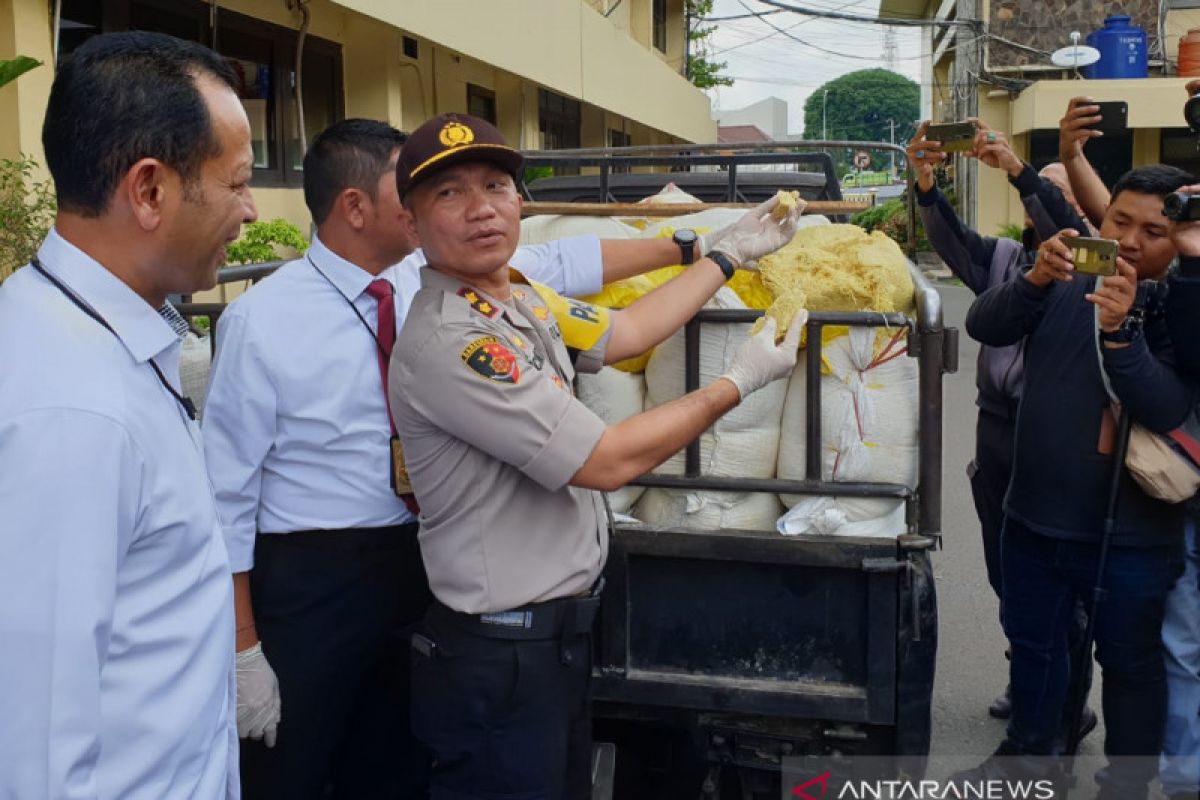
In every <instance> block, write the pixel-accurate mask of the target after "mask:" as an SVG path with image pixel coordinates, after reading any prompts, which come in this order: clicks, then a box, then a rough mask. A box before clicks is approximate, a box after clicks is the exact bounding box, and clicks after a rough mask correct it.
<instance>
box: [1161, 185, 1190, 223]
mask: <svg viewBox="0 0 1200 800" xmlns="http://www.w3.org/2000/svg"><path fill="white" fill-rule="evenodd" d="M1185 202H1186V197H1185V196H1184V194H1183V193H1182V192H1171V193H1170V194H1169V195H1167V196H1166V197H1164V198H1163V216H1164V217H1166V218H1167V219H1174V220H1177V219H1180V218H1181V216H1182V214H1183V204H1184V203H1185Z"/></svg>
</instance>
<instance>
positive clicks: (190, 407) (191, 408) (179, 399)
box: [29, 256, 196, 422]
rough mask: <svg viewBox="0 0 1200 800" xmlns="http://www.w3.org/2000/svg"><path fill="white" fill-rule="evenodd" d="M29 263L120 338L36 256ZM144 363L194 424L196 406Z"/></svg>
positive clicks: (153, 364)
mask: <svg viewBox="0 0 1200 800" xmlns="http://www.w3.org/2000/svg"><path fill="white" fill-rule="evenodd" d="M29 263H30V265H31V266H32V267H33V268H34V269H36V270H37V271H38V272H40V273H41V274H42V277H44V278H45V279H46V280H48V281H50V283H52V284H54V286H55V288H57V289H58V290H59V291H60V292H62V293H63V295H64V296H65V297H66V298H67V299H68V300H70V301H71V302H72V303H73V304H75V305H76V306H77V307H78V308H79V310H80V311H82V312H83V313H84V314H87V315H88V316H89V317H91V318H92V319H94V320H96V322H98V323H100V325H101V326H102V327H103V328H104V329H105V330H107V331H108V332H109V333H111V334H112V335H113V336H116V337H117V338H118V339H120V338H121V337H120V335H118V334H117V332H116V331H115V330H113V326H112V325H109V324H108V320H106V319H105V318H104V317H102V316H100V312H99V311H97V310H96V309H94V308H92V307H91V306H90V305H88V304H87V302H86V301H85V300H84V299H83V298H82V297H80V296H79V295H77V294H75V292H73V291H71V289H69V288H68V287H67V285H66V284H64V283H63V282H62V281H60V280H59V279H58V278H56V277H54V276H53V275H52V274H50V272H49V271H48V270H47V269H46V268H45V267H43V266H42V262H41V261H39V260H38V259H37V257H36V256H34V258H33V260H32V261H30V262H29ZM146 363H148V364H149V365H150V369H152V370H154V374H155V375H156V376H158V381H159V383H161V384H162V385H163V388H164V389H166V390H167V391H168V392H170V393H171V397H174V398H175V402H176V403H179V406H180V408H182V409H183V413H185V414H187V416H188V419H190V420H191V421H192V422H195V421H196V406H195V405H194V404H193V403H192V401H191V399H190V398H188V397H184V396H183V395H182V394H180V393H179V392H177V391H175V387H174V386H172V385H171V382H170V381H168V380H167V376H166V375H163V372H162V370H161V369H159V367H158V364H157V363H156V362H155V361H154V359H153V358H149V359H146Z"/></svg>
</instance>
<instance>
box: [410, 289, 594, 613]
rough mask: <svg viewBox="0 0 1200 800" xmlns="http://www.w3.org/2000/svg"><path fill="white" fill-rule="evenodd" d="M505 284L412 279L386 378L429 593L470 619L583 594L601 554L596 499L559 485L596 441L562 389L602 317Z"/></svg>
mask: <svg viewBox="0 0 1200 800" xmlns="http://www.w3.org/2000/svg"><path fill="white" fill-rule="evenodd" d="M513 275H514V280H513V297H512V300H511V301H510V302H508V303H501V302H498V301H497V300H495V299H494V298H491V297H488V296H487V295H485V294H483V293H482V292H480V291H479V290H477V289H474V288H472V287H470V286H466V285H464V284H462V283H460V282H459V281H457V280H454V279H453V278H450V277H448V276H446V275H444V274H442V273H440V272H436V271H434V270H432V269H429V268H425V269H422V270H421V287H422V288H421V291H420V292H419V293H418V294H417V296H416V298H415V299H414V300H413V304H412V307H411V309H410V310H409V312H408V319H407V320H406V321H405V324H404V329H403V330H402V331H401V333H400V336H399V338H398V339H397V341H396V347H395V349H394V350H393V355H392V362H391V367H390V371H389V386H388V393H389V397H390V400H391V409H392V414H393V416H394V418H395V420H396V429H397V431H398V432H399V434H400V438H401V441H402V442H403V445H404V460H405V462H406V463H407V466H408V471H409V476H410V478H411V481H412V485H413V489H414V490H415V493H416V496H417V499H418V501H419V502H420V504H421V517H420V523H421V529H420V540H421V553H422V556H423V558H424V560H425V568H426V570H427V572H428V573H429V583H430V586H431V588H432V589H433V593H434V595H435V596H436V597H437V598H438V600H440V601H441V602H442V603H444V604H446V605H447V606H449V607H450V608H453V609H455V610H456V611H462V612H466V613H472V614H478V613H489V612H497V611H507V610H510V609H513V608H517V607H519V606H522V605H526V604H528V603H534V602H540V601H544V600H553V599H555V598H560V597H566V596H569V595H572V594H577V593H579V592H583V591H586V590H587V589H588V588H590V587H591V586H592V584H593V583H594V582H595V581H596V579H597V578H598V577H599V575H600V570H601V568H602V567H603V566H604V560H605V558H606V556H607V553H608V526H607V518H606V515H605V511H604V506H603V499H602V496H601V495H600V493H599V492H594V491H590V490H587V489H578V488H575V487H571V486H568V485H567V481H568V480H570V478H571V476H572V475H574V474H575V473H576V472H577V471H578V470H579V468H580V467H581V466H583V463H584V462H585V461H586V460H587V458H588V456H589V455H590V454H591V452H592V449H593V448H594V447H595V446H596V443H597V442H598V441H599V440H600V437H601V435H603V433H604V428H605V424H604V422H603V421H602V420H601V419H600V418H599V417H597V416H596V415H595V414H593V413H592V412H591V411H590V410H589V409H588V408H587V407H586V406H584V405H583V404H582V403H580V402H579V401H578V400H576V399H575V397H574V393H573V391H572V381H573V379H574V377H575V370H579V371H582V372H596V371H598V370H599V369H600V367H601V366H603V364H604V352H605V349H606V348H607V346H608V340H609V336H610V334H611V331H610V318H609V316H608V311H607V309H600V308H596V307H594V306H590V305H588V304H586V303H580V302H579V301H576V300H568V299H565V298H562V297H559V296H558V295H556V294H554V292H553V291H552V290H550V289H548V288H546V287H542V286H537V285H530V284H528V283H525V282H524V280H525V279H524V278H523V277H521V276H520V274H519V273H516V272H514V273H513ZM517 281H521V283H518V282H517Z"/></svg>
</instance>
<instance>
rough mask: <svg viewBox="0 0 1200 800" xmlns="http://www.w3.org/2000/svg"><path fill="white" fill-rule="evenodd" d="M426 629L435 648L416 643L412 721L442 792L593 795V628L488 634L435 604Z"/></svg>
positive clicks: (469, 796)
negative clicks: (527, 637)
mask: <svg viewBox="0 0 1200 800" xmlns="http://www.w3.org/2000/svg"><path fill="white" fill-rule="evenodd" d="M451 613H452V612H451ZM421 635H422V636H423V637H425V640H426V642H429V643H432V644H433V645H434V646H435V649H434V650H433V651H432V652H429V651H428V649H426V652H421V651H420V650H418V649H417V648H415V647H414V649H413V673H412V676H413V729H414V731H415V732H416V735H417V737H418V738H420V739H421V741H422V742H424V743H425V744H426V745H427V746H428V747H429V749H430V750H431V751H432V752H433V775H432V779H431V792H430V794H431V797H432V798H433V800H491V799H492V798H494V799H495V800H500V798H504V800H568V799H569V800H586V798H590V797H591V755H592V730H591V727H592V725H591V708H590V705H589V704H590V697H589V691H588V690H589V683H590V677H591V661H592V659H591V637H590V636H589V635H587V634H582V635H576V636H573V637H571V638H569V639H566V640H560V639H544V640H533V641H511V640H504V639H494V638H487V637H484V636H480V635H479V634H477V633H474V632H471V631H466V630H462V629H460V628H458V627H457V626H455V625H453V624H448V623H446V622H445V621H444V619H443V618H442V617H441V616H439V615H438V614H436V613H435V612H434V611H431V612H430V614H429V616H428V617H427V619H426V622H425V624H424V625H423V626H422V631H421Z"/></svg>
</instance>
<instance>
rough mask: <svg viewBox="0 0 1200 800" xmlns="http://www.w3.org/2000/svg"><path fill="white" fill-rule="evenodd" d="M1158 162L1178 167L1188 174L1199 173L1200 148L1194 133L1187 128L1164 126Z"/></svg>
mask: <svg viewBox="0 0 1200 800" xmlns="http://www.w3.org/2000/svg"><path fill="white" fill-rule="evenodd" d="M1161 146H1162V150H1161V152H1160V155H1159V159H1158V160H1159V162H1160V163H1163V164H1167V165H1169V166H1172V167H1179V168H1180V169H1181V170H1183V171H1184V172H1187V173H1188V174H1190V175H1197V174H1200V149H1198V148H1197V140H1196V134H1194V133H1192V132H1191V131H1190V130H1188V129H1187V128H1164V129H1163V132H1162V140H1161Z"/></svg>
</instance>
